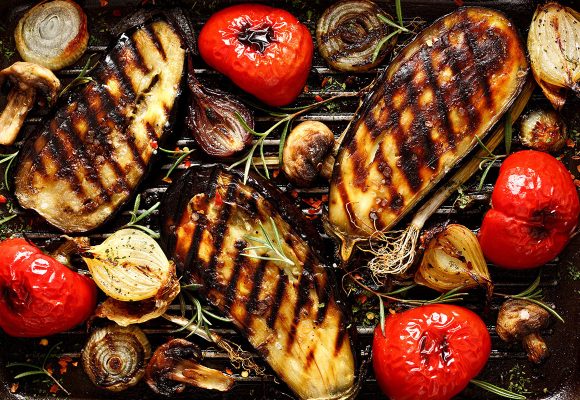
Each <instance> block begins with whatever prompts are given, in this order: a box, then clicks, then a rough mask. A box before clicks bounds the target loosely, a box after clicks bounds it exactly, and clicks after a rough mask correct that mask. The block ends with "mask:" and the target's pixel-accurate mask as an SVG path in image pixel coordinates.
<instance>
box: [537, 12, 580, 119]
mask: <svg viewBox="0 0 580 400" xmlns="http://www.w3.org/2000/svg"><path fill="white" fill-rule="evenodd" d="M528 52H529V54H530V62H531V65H532V72H533V73H534V78H536V81H537V82H538V85H540V87H541V88H542V91H543V92H544V94H545V95H546V97H547V98H548V100H550V103H552V105H553V106H554V108H556V109H557V110H560V109H561V108H562V107H563V106H564V103H565V102H566V95H567V92H568V90H569V89H571V90H572V91H573V92H574V93H575V94H576V96H580V13H578V12H577V11H575V10H573V9H571V8H569V7H564V6H561V5H560V4H558V3H554V2H551V3H546V4H541V5H539V6H538V7H537V8H536V12H535V14H534V17H533V19H532V24H531V25H530V32H529V34H528Z"/></svg>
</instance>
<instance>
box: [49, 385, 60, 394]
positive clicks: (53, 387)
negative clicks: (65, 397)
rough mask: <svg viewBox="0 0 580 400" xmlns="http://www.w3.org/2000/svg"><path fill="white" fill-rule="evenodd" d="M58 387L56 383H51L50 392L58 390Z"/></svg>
mask: <svg viewBox="0 0 580 400" xmlns="http://www.w3.org/2000/svg"><path fill="white" fill-rule="evenodd" d="M58 389H59V387H58V385H57V384H56V383H55V384H53V385H52V386H51V387H50V393H56V392H58Z"/></svg>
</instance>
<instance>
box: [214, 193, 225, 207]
mask: <svg viewBox="0 0 580 400" xmlns="http://www.w3.org/2000/svg"><path fill="white" fill-rule="evenodd" d="M215 204H216V206H221V205H222V204H224V199H222V195H221V194H220V192H219V191H217V190H216V192H215Z"/></svg>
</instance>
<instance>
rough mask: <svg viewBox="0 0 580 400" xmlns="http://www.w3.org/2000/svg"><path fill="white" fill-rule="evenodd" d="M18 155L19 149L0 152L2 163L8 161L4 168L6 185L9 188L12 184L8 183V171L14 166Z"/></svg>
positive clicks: (0, 162)
mask: <svg viewBox="0 0 580 400" xmlns="http://www.w3.org/2000/svg"><path fill="white" fill-rule="evenodd" d="M16 156H18V151H15V152H14V153H10V154H0V164H4V163H8V164H7V165H6V168H5V169H4V185H5V186H6V189H8V190H10V185H9V184H8V172H9V171H10V167H11V166H12V163H13V162H14V159H15V158H16Z"/></svg>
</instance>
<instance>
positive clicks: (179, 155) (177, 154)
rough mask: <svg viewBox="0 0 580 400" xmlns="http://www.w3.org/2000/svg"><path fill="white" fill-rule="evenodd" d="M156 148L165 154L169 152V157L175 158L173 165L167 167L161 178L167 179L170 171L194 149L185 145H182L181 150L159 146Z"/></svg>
mask: <svg viewBox="0 0 580 400" xmlns="http://www.w3.org/2000/svg"><path fill="white" fill-rule="evenodd" d="M157 150H159V151H161V152H163V153H165V154H169V155H171V157H173V158H174V159H175V161H174V162H173V165H172V166H171V167H170V168H169V170H168V171H167V173H166V174H165V177H164V178H163V179H164V180H167V179H168V178H169V175H171V173H172V172H173V171H174V170H175V168H177V167H178V166H179V165H180V164H181V163H182V162H183V161H184V160H185V159H186V158H187V157H189V155H191V153H193V152H194V151H195V149H191V150H190V149H189V148H187V147H184V148H183V149H182V150H168V149H164V148H162V147H159V148H158V149H157Z"/></svg>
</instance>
